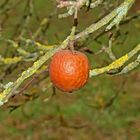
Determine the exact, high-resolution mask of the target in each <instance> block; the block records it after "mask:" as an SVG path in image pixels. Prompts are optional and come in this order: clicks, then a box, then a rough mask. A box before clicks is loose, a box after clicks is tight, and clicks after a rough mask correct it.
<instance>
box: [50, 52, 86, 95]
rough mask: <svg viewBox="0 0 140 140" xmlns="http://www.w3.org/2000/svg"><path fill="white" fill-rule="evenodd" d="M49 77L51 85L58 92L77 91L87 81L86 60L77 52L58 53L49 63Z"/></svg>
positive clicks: (84, 56) (83, 55)
mask: <svg viewBox="0 0 140 140" xmlns="http://www.w3.org/2000/svg"><path fill="white" fill-rule="evenodd" d="M49 75H50V78H51V81H52V83H53V84H54V85H55V86H56V87H57V88H59V89H60V90H62V91H65V92H72V91H74V90H77V89H79V88H81V87H83V86H84V85H85V83H86V82H87V80H88V77H89V62H88V58H87V56H86V55H85V54H83V53H81V52H79V51H74V52H72V51H70V50H61V51H58V52H57V53H55V54H54V56H53V57H52V60H51V62H50V65H49Z"/></svg>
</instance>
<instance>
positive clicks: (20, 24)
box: [0, 0, 140, 140]
mask: <svg viewBox="0 0 140 140" xmlns="http://www.w3.org/2000/svg"><path fill="white" fill-rule="evenodd" d="M121 2H122V0H106V2H104V4H102V5H100V6H99V7H97V8H95V9H91V10H88V11H87V9H86V8H82V9H81V11H80V13H79V15H78V21H79V24H78V29H77V32H80V31H82V30H84V29H85V28H86V27H88V26H89V25H90V24H92V23H93V22H96V21H98V20H99V19H101V18H102V17H104V15H107V14H108V13H109V12H111V11H112V10H113V9H114V8H115V7H117V6H118V5H119V4H120V3H121ZM63 12H65V9H57V8H56V2H55V0H0V30H1V34H0V36H1V38H2V39H0V56H1V60H0V83H1V85H3V84H6V83H8V82H10V81H15V80H16V79H17V78H18V77H19V76H20V74H21V72H23V71H24V70H26V69H27V68H28V67H30V66H32V64H33V62H34V61H35V60H37V59H38V57H39V56H41V55H42V54H43V51H41V50H39V49H38V48H36V47H35V46H34V42H30V41H29V43H27V40H26V41H25V40H24V38H26V39H32V40H35V41H37V42H40V43H42V44H46V45H48V44H49V45H54V44H60V43H61V42H62V41H63V40H64V39H65V38H66V37H67V36H68V35H69V33H70V29H71V27H72V25H73V17H68V18H65V19H58V14H60V13H63ZM85 17H86V18H85ZM110 34H112V35H113V36H114V41H113V42H112V49H113V52H114V54H115V56H116V57H117V58H119V57H121V56H122V55H124V54H125V53H127V52H129V51H130V50H132V49H133V48H134V47H135V46H136V45H137V44H138V43H140V1H139V0H137V1H136V2H135V4H134V5H133V7H132V8H131V10H130V12H129V13H128V16H127V18H126V19H125V21H124V22H122V23H121V25H120V27H119V29H116V28H114V29H112V30H111V31H110V32H106V33H104V32H103V28H102V29H100V30H98V31H96V32H95V33H94V34H92V35H91V36H90V37H89V38H88V39H87V40H84V41H81V42H78V43H77V46H78V47H77V48H76V49H78V50H80V51H83V52H84V53H85V54H86V55H87V56H88V58H89V60H90V65H91V68H95V67H102V66H106V65H108V64H110V63H111V61H112V60H111V59H110V58H109V56H108V55H107V54H106V53H104V52H102V51H100V50H101V48H102V47H103V46H105V47H107V46H108V44H109V40H110ZM21 36H22V37H24V38H23V39H19V37H21ZM9 39H10V40H14V42H17V44H18V45H19V46H20V47H19V48H18V49H17V48H16V47H13V46H14V43H11V42H10V41H8V40H9ZM24 50H25V52H23V51H24ZM27 52H29V54H31V55H29V56H28V57H26V59H24V60H23V61H19V62H17V63H14V62H13V63H11V64H9V63H8V62H7V61H8V60H7V61H6V62H7V63H6V62H5V61H3V59H2V58H11V57H19V56H20V54H24V53H27ZM132 60H133V59H132ZM9 61H10V60H9ZM48 63H49V62H47V63H46V64H45V67H46V69H47V65H48ZM26 85H29V86H28V87H26ZM0 90H1V91H2V90H3V87H2V86H1V88H0ZM18 90H19V91H17V93H18V92H20V93H21V94H18V95H16V96H13V97H12V98H11V99H10V101H9V102H8V103H6V104H5V105H4V106H2V107H1V108H0V140H140V103H139V101H140V67H138V68H137V69H135V70H133V71H132V72H130V73H128V74H125V75H120V76H111V75H107V74H103V75H100V76H97V77H93V78H90V79H89V81H88V83H87V84H86V85H85V86H84V87H83V88H82V89H80V90H78V91H75V92H73V93H71V94H68V93H63V92H61V91H59V90H57V89H54V88H53V87H52V86H51V85H50V79H49V77H48V73H47V72H45V73H42V74H38V75H37V76H35V77H31V78H29V79H28V80H26V81H25V82H24V83H23V84H22V86H21V87H20V88H19V89H18Z"/></svg>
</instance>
